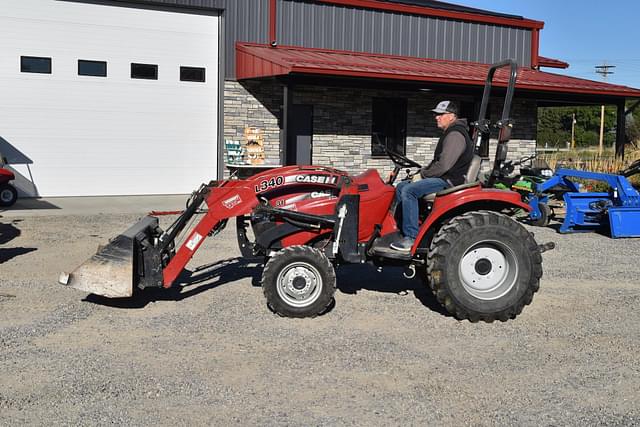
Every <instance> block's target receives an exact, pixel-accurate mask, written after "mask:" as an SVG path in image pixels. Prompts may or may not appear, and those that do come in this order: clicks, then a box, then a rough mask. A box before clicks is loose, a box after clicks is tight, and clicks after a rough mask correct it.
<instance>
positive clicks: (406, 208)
mask: <svg viewBox="0 0 640 427" xmlns="http://www.w3.org/2000/svg"><path fill="white" fill-rule="evenodd" d="M448 187H449V183H448V182H447V181H445V180H444V179H441V178H424V179H421V180H420V181H416V182H411V181H402V182H401V183H400V184H398V186H397V187H396V202H397V204H396V206H402V235H403V236H405V237H410V238H412V239H415V238H416V237H417V236H418V199H420V198H421V197H423V196H426V195H427V194H430V193H437V192H438V191H441V190H444V189H445V188H448ZM396 209H398V208H397V207H396Z"/></svg>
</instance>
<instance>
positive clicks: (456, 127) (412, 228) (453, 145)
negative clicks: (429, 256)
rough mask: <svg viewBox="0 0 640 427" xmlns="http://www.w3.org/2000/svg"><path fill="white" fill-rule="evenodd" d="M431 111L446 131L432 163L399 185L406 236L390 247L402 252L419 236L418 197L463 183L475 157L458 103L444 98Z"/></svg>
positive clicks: (404, 234)
mask: <svg viewBox="0 0 640 427" xmlns="http://www.w3.org/2000/svg"><path fill="white" fill-rule="evenodd" d="M431 111H433V113H435V118H436V123H437V125H438V128H439V129H441V130H442V131H443V134H442V136H441V137H440V139H439V140H438V145H436V149H435V152H434V155H433V160H432V161H431V163H429V165H428V166H425V167H423V168H422V169H421V170H420V171H419V173H416V174H415V175H414V176H413V180H412V181H402V182H400V184H398V186H397V188H396V202H397V205H396V206H398V208H399V207H400V206H401V207H402V228H401V230H402V237H401V238H400V239H398V240H396V241H394V242H392V243H391V245H390V246H391V248H392V249H395V250H398V251H404V252H408V251H410V250H411V247H412V246H413V243H414V242H415V239H416V237H417V236H418V214H419V212H418V199H420V198H421V197H424V196H425V195H427V194H430V193H437V192H438V191H441V190H444V189H445V188H449V187H453V186H456V185H460V184H463V183H464V181H465V176H464V174H465V173H466V172H467V169H469V165H470V163H471V160H472V158H473V142H472V140H471V137H470V136H469V131H468V125H467V120H466V119H461V118H458V113H459V108H458V105H457V104H456V103H454V102H453V101H442V102H440V103H439V104H438V105H437V106H436V108H434V109H433V110H431Z"/></svg>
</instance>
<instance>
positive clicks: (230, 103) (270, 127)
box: [224, 81, 282, 163]
mask: <svg viewBox="0 0 640 427" xmlns="http://www.w3.org/2000/svg"><path fill="white" fill-rule="evenodd" d="M281 107H282V85H280V84H277V83H275V82H272V81H269V82H267V83H265V82H260V81H249V82H243V83H239V82H234V81H226V82H225V85H224V139H232V140H238V141H241V142H243V143H244V130H245V127H255V128H259V129H262V130H263V131H264V148H265V159H267V160H269V161H270V162H273V163H279V162H280V126H279V117H280V109H281Z"/></svg>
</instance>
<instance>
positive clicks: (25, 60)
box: [20, 56, 51, 74]
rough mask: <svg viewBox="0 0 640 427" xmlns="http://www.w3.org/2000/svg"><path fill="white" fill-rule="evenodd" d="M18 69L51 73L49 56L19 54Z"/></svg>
mask: <svg viewBox="0 0 640 427" xmlns="http://www.w3.org/2000/svg"><path fill="white" fill-rule="evenodd" d="M20 71H21V72H23V73H39V74H51V58H45V57H40V56H21V57H20Z"/></svg>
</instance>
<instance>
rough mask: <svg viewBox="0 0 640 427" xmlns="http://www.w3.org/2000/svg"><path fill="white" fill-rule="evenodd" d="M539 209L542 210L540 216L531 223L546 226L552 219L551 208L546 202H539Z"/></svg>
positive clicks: (536, 225)
mask: <svg viewBox="0 0 640 427" xmlns="http://www.w3.org/2000/svg"><path fill="white" fill-rule="evenodd" d="M538 210H539V211H540V218H538V219H532V220H531V221H530V222H531V225H533V226H535V227H546V226H547V225H549V221H550V220H551V208H550V207H549V205H548V204H546V203H538Z"/></svg>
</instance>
